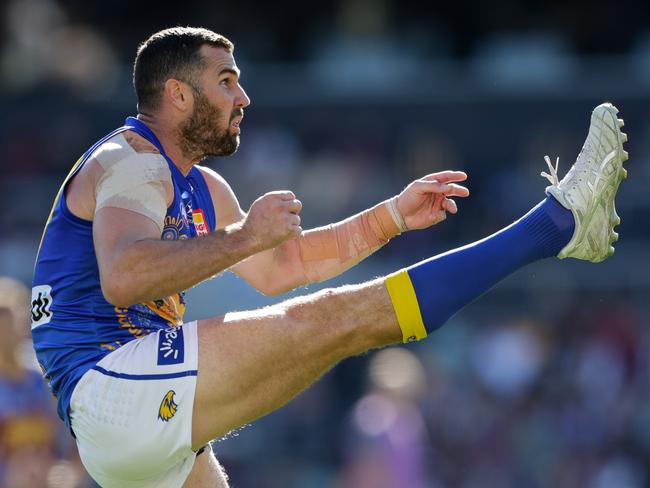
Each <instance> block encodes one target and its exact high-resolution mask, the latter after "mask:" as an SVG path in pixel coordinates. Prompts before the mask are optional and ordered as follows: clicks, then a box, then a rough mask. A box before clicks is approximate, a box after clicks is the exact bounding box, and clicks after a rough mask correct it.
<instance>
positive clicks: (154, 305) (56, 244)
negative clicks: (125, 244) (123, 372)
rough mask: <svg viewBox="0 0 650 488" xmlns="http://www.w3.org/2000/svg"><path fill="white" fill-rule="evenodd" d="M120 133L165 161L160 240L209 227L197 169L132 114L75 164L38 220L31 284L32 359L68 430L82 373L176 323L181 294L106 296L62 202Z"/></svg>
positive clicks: (82, 228)
mask: <svg viewBox="0 0 650 488" xmlns="http://www.w3.org/2000/svg"><path fill="white" fill-rule="evenodd" d="M124 131H133V132H135V133H137V134H139V135H141V136H142V137H144V138H145V139H147V140H148V141H149V142H151V143H152V144H154V145H155V146H156V147H157V148H158V150H159V151H160V153H161V154H162V155H163V156H164V157H165V159H166V160H167V164H168V165H169V170H170V172H171V176H172V182H173V186H174V200H173V202H172V204H171V205H170V206H169V208H168V209H167V215H166V217H165V222H164V228H163V231H162V234H161V238H162V239H189V238H192V237H197V236H201V235H205V234H207V233H208V232H210V231H211V230H214V229H215V228H216V217H215V212H214V208H213V205H212V199H211V198H210V191H209V190H208V187H207V185H206V182H205V179H204V178H203V175H202V174H201V172H200V170H199V169H198V168H196V167H193V168H192V170H191V171H190V172H189V173H188V174H187V176H184V175H183V174H182V173H181V172H180V171H179V170H178V168H177V167H176V165H175V164H174V163H173V161H172V160H171V159H170V158H169V157H168V156H167V155H166V154H165V151H164V149H163V147H162V145H161V144H160V142H159V141H158V139H157V138H156V136H155V135H154V134H153V132H152V131H151V130H150V129H149V128H148V127H147V126H146V125H145V124H143V123H142V122H141V121H139V120H137V119H135V118H133V117H129V118H127V119H126V123H125V125H124V126H123V127H120V128H119V129H116V130H115V131H113V132H111V133H110V134H108V135H107V136H105V137H104V138H102V139H101V140H99V141H98V142H97V143H96V144H94V145H93V146H92V147H91V148H90V149H89V150H88V151H87V152H86V153H84V155H83V156H82V157H81V158H80V159H79V161H78V162H77V164H75V166H74V167H73V169H72V171H71V172H70V174H69V175H68V177H67V178H66V179H65V181H64V182H63V184H62V185H61V189H60V190H59V193H58V195H57V197H56V199H55V201H54V206H53V207H52V212H51V213H50V216H49V218H48V221H47V224H46V225H45V230H44V231H43V237H42V240H41V246H40V249H39V252H38V256H37V258H36V267H35V271H34V281H33V288H32V337H33V340H34V348H35V350H36V356H37V358H38V361H39V363H40V365H41V368H42V370H43V374H44V375H45V379H46V380H47V382H48V384H49V385H50V388H51V390H52V393H53V394H54V396H55V397H57V400H58V413H59V416H60V417H61V418H62V419H63V420H64V421H65V422H66V424H67V425H68V427H69V426H70V420H69V417H68V409H69V406H70V397H71V395H72V391H73V390H74V387H75V385H76V384H77V382H78V381H79V379H80V378H81V377H82V376H83V375H84V373H86V371H88V370H89V369H90V368H92V367H93V366H94V365H95V364H97V362H98V361H100V360H101V359H102V358H103V357H104V356H106V355H107V354H109V353H110V352H111V351H113V350H115V349H117V348H118V347H120V346H122V345H124V344H126V343H127V342H129V341H132V340H135V339H138V338H140V337H143V336H146V335H147V334H150V333H152V332H155V331H157V330H160V329H167V328H169V327H177V326H179V325H181V324H182V323H183V313H184V311H185V300H184V292H182V293H177V294H175V295H173V296H170V297H164V298H161V299H159V300H154V301H152V302H147V303H139V304H136V305H132V306H130V307H128V308H121V307H115V306H113V305H111V304H110V303H108V302H107V301H106V299H105V298H104V295H103V294H102V290H101V286H100V282H99V269H98V266H97V258H96V256H95V248H94V246H93V235H92V222H91V221H88V220H84V219H81V218H79V217H77V216H75V215H74V214H72V212H70V210H69V209H68V206H67V204H66V199H65V187H66V185H67V184H68V183H69V182H70V180H71V179H72V178H73V177H74V176H75V175H76V174H77V172H78V171H79V170H80V169H81V168H82V166H83V165H84V164H85V163H86V161H88V159H89V158H90V157H91V156H92V154H93V153H94V152H95V151H96V150H97V149H98V148H99V147H100V146H101V145H102V144H104V143H105V142H107V141H109V140H110V139H111V138H113V137H116V136H117V135H118V134H120V133H122V132H124Z"/></svg>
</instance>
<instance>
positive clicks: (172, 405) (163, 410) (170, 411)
mask: <svg viewBox="0 0 650 488" xmlns="http://www.w3.org/2000/svg"><path fill="white" fill-rule="evenodd" d="M174 395H176V392H175V391H174V390H169V391H168V392H167V393H165V396H164V397H163V399H162V402H160V408H159V409H158V418H159V419H160V420H162V421H163V422H169V421H170V420H171V418H172V417H173V416H174V415H176V412H177V411H178V403H176V402H175V401H174Z"/></svg>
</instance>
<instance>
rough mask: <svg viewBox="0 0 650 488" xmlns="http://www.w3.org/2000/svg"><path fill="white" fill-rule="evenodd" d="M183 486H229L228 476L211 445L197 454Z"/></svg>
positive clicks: (210, 487) (195, 487) (222, 487)
mask: <svg viewBox="0 0 650 488" xmlns="http://www.w3.org/2000/svg"><path fill="white" fill-rule="evenodd" d="M183 488H228V477H227V476H226V473H225V471H224V469H223V467H222V466H221V465H220V464H219V462H218V461H217V458H216V457H215V455H214V453H213V452H212V450H211V449H210V446H208V447H207V448H206V449H205V451H204V452H203V453H202V454H200V455H199V456H197V458H196V462H195V463H194V467H193V468H192V472H191V473H190V475H189V476H188V477H187V480H186V481H185V484H184V485H183Z"/></svg>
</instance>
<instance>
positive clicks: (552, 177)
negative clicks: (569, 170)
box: [540, 156, 560, 186]
mask: <svg viewBox="0 0 650 488" xmlns="http://www.w3.org/2000/svg"><path fill="white" fill-rule="evenodd" d="M544 161H546V164H548V169H549V171H550V172H551V174H548V173H547V172H546V171H542V172H541V173H540V176H543V177H544V178H546V179H547V180H548V181H550V182H551V185H553V186H557V185H559V184H560V180H559V178H558V177H557V170H558V168H559V167H560V158H559V157H557V158H555V167H553V163H551V158H549V157H548V156H544Z"/></svg>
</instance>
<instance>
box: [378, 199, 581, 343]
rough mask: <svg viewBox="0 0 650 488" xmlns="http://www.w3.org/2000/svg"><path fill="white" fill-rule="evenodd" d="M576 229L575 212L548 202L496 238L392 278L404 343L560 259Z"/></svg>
mask: <svg viewBox="0 0 650 488" xmlns="http://www.w3.org/2000/svg"><path fill="white" fill-rule="evenodd" d="M574 228H575V222H574V218H573V214H572V213H571V211H570V210H567V209H566V208H564V207H563V206H562V205H561V204H560V203H558V202H557V200H555V199H554V198H553V197H551V196H549V197H547V198H546V199H545V200H543V201H542V202H540V203H539V204H538V205H537V206H535V207H534V208H533V209H532V210H531V211H530V212H528V213H527V214H526V215H524V216H523V217H522V218H521V219H519V220H517V221H516V222H514V223H512V224H511V225H509V226H508V227H506V228H505V229H502V230H500V231H499V232H497V233H496V234H493V235H491V236H489V237H486V238H485V239H482V240H480V241H478V242H475V243H473V244H469V245H467V246H464V247H461V248H458V249H454V250H452V251H448V252H446V253H444V254H440V255H438V256H434V257H432V258H429V259H427V260H425V261H422V262H420V263H417V264H415V265H413V266H411V267H409V268H406V269H403V270H400V271H398V272H397V273H394V274H392V275H390V276H388V277H387V278H386V288H387V289H388V293H389V295H390V297H391V300H392V302H393V307H394V308H395V313H396V315H397V320H398V322H399V324H400V327H401V329H402V334H403V340H404V342H410V341H414V340H420V339H424V338H425V337H426V336H427V333H429V332H432V331H434V330H435V329H437V328H438V327H440V326H441V325H442V324H444V323H445V322H446V321H447V320H448V319H449V317H451V316H452V315H453V314H455V313H456V312H457V311H458V310H460V309H461V308H462V307H464V306H465V305H467V304H468V303H470V302H471V301H473V300H474V299H476V298H478V297H479V296H480V295H482V294H483V293H484V292H486V291H487V290H488V289H490V288H491V287H492V286H494V285H495V284H496V283H498V282H499V281H501V280H502V279H503V278H505V277H506V276H508V275H509V274H511V273H512V272H514V271H516V270H517V269H519V268H521V267H523V266H525V265H527V264H529V263H532V262H534V261H537V260H540V259H543V258H547V257H551V256H555V255H557V254H558V253H559V252H560V251H561V250H562V248H563V247H564V246H566V245H567V244H568V242H569V241H570V240H571V237H572V236H573V231H574Z"/></svg>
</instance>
